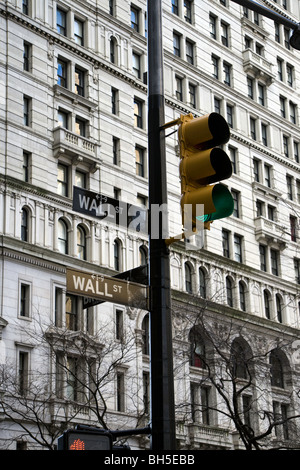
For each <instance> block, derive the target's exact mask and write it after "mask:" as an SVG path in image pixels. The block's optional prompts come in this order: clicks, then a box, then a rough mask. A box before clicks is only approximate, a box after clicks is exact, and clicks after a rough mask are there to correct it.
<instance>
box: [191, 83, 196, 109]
mask: <svg viewBox="0 0 300 470" xmlns="http://www.w3.org/2000/svg"><path fill="white" fill-rule="evenodd" d="M189 104H190V106H191V107H192V108H196V86H195V85H192V84H191V83H189Z"/></svg>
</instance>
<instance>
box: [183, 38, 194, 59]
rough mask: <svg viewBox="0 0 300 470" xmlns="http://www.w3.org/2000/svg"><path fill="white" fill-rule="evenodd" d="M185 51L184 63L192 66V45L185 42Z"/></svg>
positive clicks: (189, 42)
mask: <svg viewBox="0 0 300 470" xmlns="http://www.w3.org/2000/svg"><path fill="white" fill-rule="evenodd" d="M185 51H186V61H187V62H188V63H189V64H192V65H193V64H194V43H192V42H191V41H188V40H187V41H186V47H185Z"/></svg>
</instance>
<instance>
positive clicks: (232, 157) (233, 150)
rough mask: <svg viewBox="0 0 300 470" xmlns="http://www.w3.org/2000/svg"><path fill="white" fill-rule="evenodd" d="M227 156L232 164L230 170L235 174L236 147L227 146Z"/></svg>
mask: <svg viewBox="0 0 300 470" xmlns="http://www.w3.org/2000/svg"><path fill="white" fill-rule="evenodd" d="M228 151H229V157H230V161H231V165H232V172H233V173H235V174H237V149H236V148H234V147H231V146H229V147H228Z"/></svg>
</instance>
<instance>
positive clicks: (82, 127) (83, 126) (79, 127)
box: [75, 116, 87, 137]
mask: <svg viewBox="0 0 300 470" xmlns="http://www.w3.org/2000/svg"><path fill="white" fill-rule="evenodd" d="M75 134H77V135H81V136H82V137H86V136H87V122H86V121H84V120H83V119H81V118H79V117H77V116H76V118H75Z"/></svg>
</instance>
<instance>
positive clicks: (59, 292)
mask: <svg viewBox="0 0 300 470" xmlns="http://www.w3.org/2000/svg"><path fill="white" fill-rule="evenodd" d="M62 319H63V289H62V288H61V287H55V290H54V324H55V326H58V327H62Z"/></svg>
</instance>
